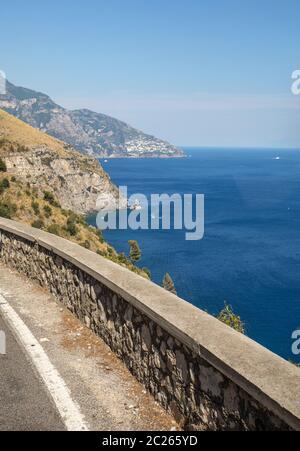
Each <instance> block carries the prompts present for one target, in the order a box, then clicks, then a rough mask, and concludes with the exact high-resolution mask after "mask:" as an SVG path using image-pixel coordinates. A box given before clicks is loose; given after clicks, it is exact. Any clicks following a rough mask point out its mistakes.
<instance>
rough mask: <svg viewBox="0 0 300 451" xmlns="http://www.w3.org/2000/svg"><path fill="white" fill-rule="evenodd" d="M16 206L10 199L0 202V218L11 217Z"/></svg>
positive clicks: (15, 210)
mask: <svg viewBox="0 0 300 451" xmlns="http://www.w3.org/2000/svg"><path fill="white" fill-rule="evenodd" d="M17 209H18V208H17V206H16V205H15V204H13V203H11V202H10V201H6V202H1V203H0V216H1V217H2V218H7V219H11V218H12V217H13V216H14V214H15V213H16V212H17Z"/></svg>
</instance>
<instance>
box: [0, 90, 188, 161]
mask: <svg viewBox="0 0 300 451" xmlns="http://www.w3.org/2000/svg"><path fill="white" fill-rule="evenodd" d="M0 108H2V109H3V110H5V111H7V112H8V113H10V114H12V115H14V116H15V117H17V118H18V119H21V120H22V121H24V122H26V123H28V124H29V125H31V126H33V127H35V128H38V129H40V130H41V131H43V132H46V133H48V134H49V135H51V136H53V137H54V138H57V139H60V140H62V141H64V142H66V143H68V144H70V145H72V146H73V147H74V148H75V149H77V150H79V151H80V152H82V153H85V154H88V155H91V156H95V157H107V158H111V157H144V158H151V157H152V158H153V157H160V158H167V157H183V156H184V152H183V151H182V150H180V149H177V148H176V147H175V146H173V145H172V144H169V143H168V142H166V141H163V140H160V139H158V138H155V137H154V136H151V135H147V134H145V133H143V132H141V131H139V130H137V129H135V128H133V127H131V126H130V125H128V124H126V123H125V122H122V121H120V120H118V119H115V118H112V117H110V116H107V115H105V114H100V113H96V112H93V111H90V110H87V109H81V110H72V111H71V110H67V109H65V108H63V107H61V106H60V105H57V104H56V103H55V102H54V101H53V100H52V99H51V98H50V97H49V96H48V95H46V94H43V93H41V92H37V91H33V90H31V89H27V88H22V87H17V86H15V85H13V84H12V83H10V82H7V93H6V95H0Z"/></svg>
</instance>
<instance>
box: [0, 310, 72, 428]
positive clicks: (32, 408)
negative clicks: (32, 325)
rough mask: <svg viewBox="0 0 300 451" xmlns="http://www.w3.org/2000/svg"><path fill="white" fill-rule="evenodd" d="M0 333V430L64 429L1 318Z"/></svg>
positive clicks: (21, 350) (37, 379)
mask: <svg viewBox="0 0 300 451" xmlns="http://www.w3.org/2000/svg"><path fill="white" fill-rule="evenodd" d="M0 331H4V332H5V334H6V354H5V355H1V354H0V431H62V430H65V427H64V424H63V422H62V420H61V418H60V415H59V413H58V412H57V410H56V408H55V407H54V405H52V401H51V400H50V398H49V397H48V394H47V391H46V389H45V388H44V386H43V383H42V382H41V381H40V380H39V378H38V377H37V376H36V374H35V372H34V369H33V368H32V366H31V364H30V362H29V360H27V357H26V356H25V353H24V351H23V348H22V347H21V346H20V345H19V344H18V342H17V341H16V339H15V337H14V336H13V334H12V333H11V331H10V329H9V328H8V327H7V325H6V324H5V322H4V320H3V318H2V317H1V315H0Z"/></svg>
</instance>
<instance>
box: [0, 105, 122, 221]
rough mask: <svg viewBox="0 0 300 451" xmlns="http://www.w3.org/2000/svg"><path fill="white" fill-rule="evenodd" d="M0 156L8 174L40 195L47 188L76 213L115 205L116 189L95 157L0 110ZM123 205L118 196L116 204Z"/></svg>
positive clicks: (61, 203) (63, 205)
mask: <svg viewBox="0 0 300 451" xmlns="http://www.w3.org/2000/svg"><path fill="white" fill-rule="evenodd" d="M0 156H1V158H2V160H4V162H5V164H6V167H7V172H8V174H11V175H15V176H17V177H18V179H20V180H22V181H23V182H26V184H27V185H29V186H30V187H33V188H35V190H36V191H37V192H38V193H39V194H40V195H42V194H43V193H44V192H45V191H50V192H51V193H52V194H53V195H54V196H55V198H56V199H57V200H58V202H59V204H60V205H61V206H62V207H63V208H65V209H70V210H73V211H74V212H76V213H79V214H84V213H87V212H90V211H93V210H96V203H97V200H98V198H99V196H100V195H101V200H102V205H101V206H99V204H98V206H99V207H102V208H116V207H117V206H118V204H117V200H118V195H119V193H118V189H117V188H116V187H115V186H114V185H113V183H112V182H111V180H110V179H109V176H108V175H107V174H106V173H105V171H104V170H103V168H102V167H101V165H100V164H99V163H98V161H97V160H95V159H93V158H91V157H87V156H83V155H82V154H80V153H78V152H76V151H74V150H73V149H72V148H71V147H70V146H68V145H66V144H65V143H63V142H61V141H58V140H56V139H54V138H52V137H50V136H48V135H46V134H45V133H42V132H40V131H38V130H36V129H34V128H32V127H30V126H29V125H27V124H25V123H23V122H21V121H19V120H18V119H16V118H14V117H13V116H11V115H9V114H7V113H6V112H4V111H2V110H0ZM125 206H126V200H125V199H122V201H121V204H120V207H121V208H122V207H125Z"/></svg>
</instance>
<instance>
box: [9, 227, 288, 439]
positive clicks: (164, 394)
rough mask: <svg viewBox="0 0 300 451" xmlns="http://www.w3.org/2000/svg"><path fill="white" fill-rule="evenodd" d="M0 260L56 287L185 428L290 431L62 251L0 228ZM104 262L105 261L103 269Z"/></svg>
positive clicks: (54, 291) (197, 353)
mask: <svg viewBox="0 0 300 451" xmlns="http://www.w3.org/2000/svg"><path fill="white" fill-rule="evenodd" d="M35 233H37V232H35ZM38 233H43V232H38ZM55 239H56V240H57V237H55ZM72 246H74V249H75V250H76V249H77V248H78V246H76V245H73V244H72ZM0 258H1V261H2V262H3V263H4V264H6V265H8V266H9V267H11V268H14V269H16V270H18V271H19V272H20V273H22V274H24V275H26V276H27V277H28V278H30V279H32V280H34V281H36V282H38V283H39V284H40V285H41V286H43V287H45V288H47V289H49V291H50V292H51V293H52V294H53V295H54V296H55V297H56V299H57V300H58V301H59V302H61V303H62V304H63V305H64V306H66V307H67V308H68V309H69V310H70V311H71V312H72V313H73V314H74V315H76V317H78V318H79V319H80V320H81V321H82V322H83V323H85V324H86V326H87V327H88V328H90V329H91V330H92V331H93V332H94V333H95V334H97V335H98V336H99V337H101V338H102V339H103V340H104V341H105V343H107V344H108V346H109V347H110V348H111V349H112V351H113V352H115V353H116V354H117V355H118V357H119V358H120V359H122V361H123V362H124V363H125V365H126V366H127V367H128V368H129V370H130V371H131V372H132V374H133V375H134V376H135V377H136V378H137V379H138V381H139V382H140V383H141V384H143V385H144V387H145V388H146V389H147V390H148V391H149V392H150V393H151V394H152V395H153V396H154V397H155V399H156V400H157V401H158V402H159V403H160V404H161V405H162V406H163V407H164V408H165V409H166V410H168V411H170V412H171V413H173V415H174V416H175V417H176V419H177V420H179V421H181V423H182V426H183V428H185V429H187V430H246V431H247V430H282V429H283V430H288V429H291V427H290V425H289V424H287V423H286V422H285V421H284V420H283V419H280V418H279V417H278V416H277V415H276V414H274V413H273V412H272V411H271V410H270V409H268V408H266V407H265V406H264V405H263V404H262V403H261V402H259V401H257V400H256V399H255V398H254V397H252V396H251V395H249V394H248V393H247V392H246V391H245V390H243V389H242V388H241V387H239V386H238V385H237V384H236V383H235V382H233V381H232V380H230V379H229V378H228V377H226V376H225V375H224V374H222V373H221V372H220V371H218V370H217V369H216V368H214V366H212V365H211V364H210V363H208V362H207V361H206V360H205V359H204V358H203V357H202V356H201V352H200V350H199V351H195V349H194V350H192V349H191V348H189V347H188V346H187V345H186V344H184V343H182V342H180V341H179V340H178V339H176V338H174V337H173V336H172V335H171V334H170V333H168V332H166V330H164V329H163V328H162V327H161V326H160V325H159V324H157V323H155V322H154V321H152V320H151V319H150V318H149V317H148V316H147V315H145V314H144V313H142V312H141V311H139V309H137V308H136V307H134V306H133V305H131V304H130V303H129V302H128V301H126V300H125V299H124V298H123V297H121V296H120V295H118V294H117V293H115V292H114V291H112V290H111V289H110V288H108V287H107V286H106V285H105V284H102V283H100V282H99V281H98V280H96V279H95V278H93V277H92V276H91V275H89V274H87V273H86V272H84V271H82V270H81V269H79V268H78V267H77V266H75V265H74V264H73V263H71V262H69V261H67V260H66V259H63V258H61V257H60V256H58V255H57V254H56V253H55V250H52V251H51V250H49V249H46V248H45V247H43V246H41V245H40V244H39V243H38V242H36V241H34V240H32V241H30V240H27V239H26V238H22V237H21V236H18V235H17V234H13V233H10V232H8V231H5V230H2V229H1V227H0ZM102 262H103V260H102V259H101V260H100V259H99V264H102ZM136 277H138V276H136ZM199 349H200V348H199Z"/></svg>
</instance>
